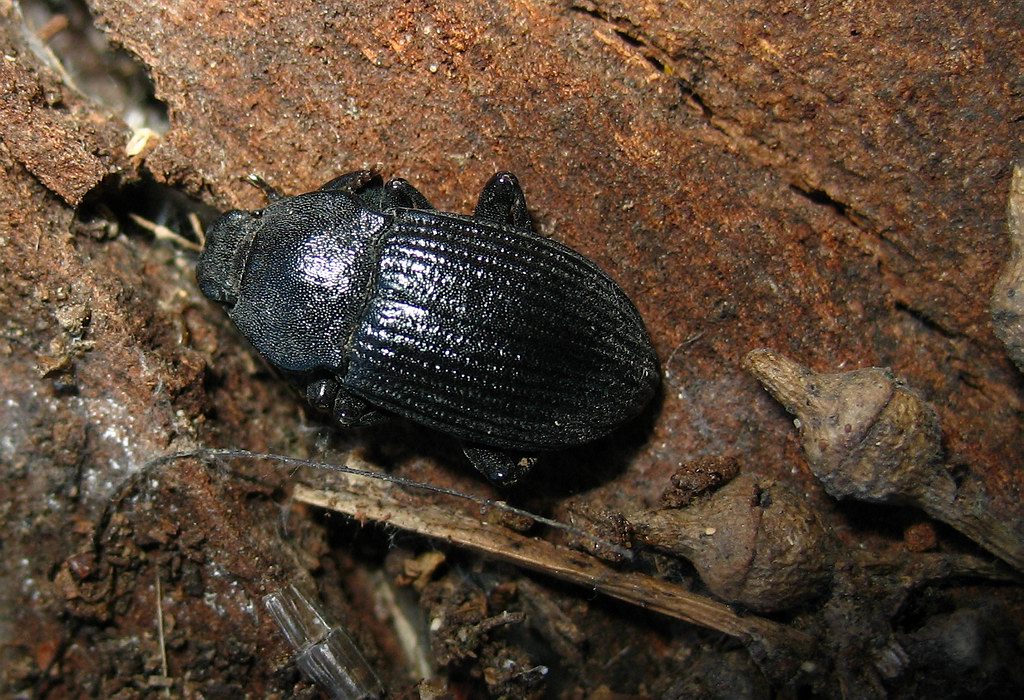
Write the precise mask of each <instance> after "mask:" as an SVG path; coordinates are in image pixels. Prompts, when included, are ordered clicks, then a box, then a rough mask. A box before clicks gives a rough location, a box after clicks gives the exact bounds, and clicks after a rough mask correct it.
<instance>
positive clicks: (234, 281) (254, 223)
mask: <svg viewBox="0 0 1024 700" xmlns="http://www.w3.org/2000/svg"><path fill="white" fill-rule="evenodd" d="M258 224H259V217H258V216H256V215H254V214H253V213H252V212H248V211H240V210H238V209H235V210H232V211H229V212H227V213H226V214H224V215H223V216H222V217H220V218H219V219H217V221H216V222H215V223H214V224H213V226H212V227H211V228H210V230H209V231H207V232H206V247H204V248H203V252H202V255H200V256H199V264H198V265H197V266H196V278H197V279H198V281H199V288H200V289H201V290H203V294H205V295H206V296H207V297H209V298H210V299H212V300H213V301H218V302H220V303H222V304H226V305H228V306H233V305H234V303H235V302H236V301H238V290H239V288H240V286H241V282H242V273H243V271H244V270H245V260H246V258H247V257H248V254H249V248H250V246H251V244H252V240H253V237H254V236H255V235H256V229H257V227H258Z"/></svg>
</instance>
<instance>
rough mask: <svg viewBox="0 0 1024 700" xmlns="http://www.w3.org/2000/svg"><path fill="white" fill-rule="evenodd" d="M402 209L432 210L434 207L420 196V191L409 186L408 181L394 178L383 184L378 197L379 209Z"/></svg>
mask: <svg viewBox="0 0 1024 700" xmlns="http://www.w3.org/2000/svg"><path fill="white" fill-rule="evenodd" d="M394 207H404V208H406V209H433V208H434V206H433V205H432V204H431V203H430V202H428V201H427V198H426V197H424V196H423V195H422V194H420V191H419V190H418V189H416V188H415V187H413V186H412V185H410V184H409V181H408V180H403V179H402V178H395V179H394V180H388V181H387V182H386V183H385V184H384V191H383V192H381V195H380V209H381V211H384V210H385V209H392V208H394Z"/></svg>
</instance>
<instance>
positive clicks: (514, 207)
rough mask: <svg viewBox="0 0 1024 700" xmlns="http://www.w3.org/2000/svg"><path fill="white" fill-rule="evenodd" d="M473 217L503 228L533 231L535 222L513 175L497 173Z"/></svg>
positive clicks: (481, 194)
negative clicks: (509, 227)
mask: <svg viewBox="0 0 1024 700" xmlns="http://www.w3.org/2000/svg"><path fill="white" fill-rule="evenodd" d="M473 216H475V217H477V218H478V219H483V220H484V221H490V222H491V223H495V224H500V225H502V226H511V227H513V228H517V229H522V230H524V231H530V232H532V231H533V220H532V219H531V218H530V212H529V210H528V209H527V208H526V195H524V194H523V188H522V187H520V186H519V180H517V179H516V176H515V175H513V174H512V173H507V172H502V173H496V174H495V175H494V177H492V178H491V179H490V180H488V181H487V184H486V185H484V189H483V191H482V192H481V193H480V199H479V200H478V201H477V204H476V210H475V211H474V212H473Z"/></svg>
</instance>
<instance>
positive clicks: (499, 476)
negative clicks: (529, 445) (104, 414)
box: [463, 446, 537, 486]
mask: <svg viewBox="0 0 1024 700" xmlns="http://www.w3.org/2000/svg"><path fill="white" fill-rule="evenodd" d="M463 452H465V453H466V457H468V458H469V461H470V462H472V463H473V466H474V467H476V468H477V469H478V470H480V471H481V472H482V473H483V475H484V476H486V477H487V478H488V479H490V480H491V481H493V482H494V483H495V484H497V485H498V486H510V485H512V484H514V483H515V482H516V481H518V480H519V479H521V478H522V477H523V476H525V475H526V472H528V471H530V468H531V467H533V465H534V464H535V463H536V462H537V458H536V457H517V456H514V455H512V454H510V453H508V452H503V451H501V450H495V449H493V448H488V447H469V446H467V447H465V448H463Z"/></svg>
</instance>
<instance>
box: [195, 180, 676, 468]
mask: <svg viewBox="0 0 1024 700" xmlns="http://www.w3.org/2000/svg"><path fill="white" fill-rule="evenodd" d="M250 179H251V180H252V181H253V182H254V184H256V185H257V186H259V187H260V188H261V189H262V190H263V191H264V193H265V194H266V196H267V199H268V204H267V206H266V207H265V208H264V209H260V210H257V211H239V210H234V211H229V212H227V213H226V214H224V215H223V216H222V217H221V218H220V219H218V220H217V222H216V223H214V225H213V227H212V228H211V229H210V231H209V233H208V234H207V238H206V247H205V249H204V250H203V253H202V255H201V256H200V258H199V265H198V267H197V272H196V274H197V277H198V279H199V286H200V288H201V289H202V291H203V293H204V294H205V295H206V296H208V297H209V298H210V299H212V300H214V301H217V302H220V303H221V304H223V305H224V306H225V307H226V309H227V313H228V315H229V316H230V317H231V319H232V320H233V321H234V323H235V325H237V326H238V328H239V330H241V331H242V333H243V334H244V335H245V336H246V338H248V339H249V341H250V342H251V343H252V344H253V346H254V347H255V348H256V349H257V350H258V351H259V352H260V353H261V354H262V355H263V356H264V357H265V358H266V359H267V361H269V362H270V364H271V365H273V366H274V367H275V368H277V369H278V370H280V371H281V372H282V373H283V374H284V375H285V376H287V377H288V378H289V379H291V380H292V381H294V382H295V383H296V384H297V385H298V386H299V387H300V389H302V390H303V391H304V393H305V395H306V398H307V400H308V401H309V403H310V404H312V405H313V406H314V407H316V408H317V409H319V410H321V411H325V412H328V413H330V414H331V415H333V417H334V418H335V420H337V422H338V423H340V424H341V425H343V426H355V425H360V424H366V423H367V422H370V421H372V420H373V419H374V418H375V417H376V416H377V415H379V414H380V413H390V414H396V415H399V416H404V417H406V418H408V419H410V420H413V421H415V422H417V423H421V424H423V425H426V426H429V427H431V428H434V429H436V430H438V431H441V432H443V433H448V434H450V435H453V436H455V437H456V438H459V439H460V440H462V441H463V444H464V446H465V452H466V456H467V457H469V459H470V460H471V461H472V462H473V464H474V465H475V466H476V468H477V469H479V470H480V471H481V472H483V473H484V474H485V475H486V476H487V477H488V478H490V479H491V480H492V481H494V482H496V483H498V484H501V485H506V484H510V483H512V482H514V481H515V480H517V479H518V478H520V477H521V476H522V475H523V474H525V473H526V471H527V470H528V469H529V468H530V467H531V466H532V465H533V463H534V461H535V459H536V458H535V457H534V456H533V455H535V454H536V453H538V452H543V451H550V450H558V449H562V448H567V447H572V446H574V445H579V444H582V443H586V442H589V441H591V440H595V439H596V438H599V437H601V436H603V435H605V434H607V433H609V432H610V431H611V430H613V429H614V428H615V427H616V426H618V425H619V424H621V423H623V422H624V421H626V420H628V419H630V418H632V417H634V416H636V415H637V414H638V413H639V412H640V410H641V409H642V408H643V407H644V405H645V404H647V402H648V401H649V400H650V399H651V397H652V396H653V395H654V392H655V389H656V388H657V384H658V360H657V357H656V355H655V353H654V349H653V347H652V346H651V340H650V337H649V336H648V334H647V330H646V328H645V327H644V323H643V320H642V319H641V318H640V314H639V313H637V310H636V308H635V307H634V306H633V304H632V303H631V302H630V301H629V299H628V298H627V297H626V295H625V293H624V292H623V291H622V289H620V288H619V286H618V285H617V284H615V282H613V281H612V280H611V279H610V278H609V277H608V276H607V275H606V274H605V273H604V272H602V271H601V270H600V269H599V268H598V267H597V266H596V265H594V264H593V263H592V262H590V261H589V260H587V259H586V258H584V257H583V256H582V255H580V254H579V253H577V252H576V251H574V250H572V249H570V248H568V247H566V246H564V245H562V244H561V243H558V242H557V241H553V240H550V239H548V238H544V237H543V236H541V235H539V234H538V233H536V232H535V231H534V229H533V223H532V221H531V219H530V215H529V212H528V211H527V209H526V199H525V197H524V195H523V191H522V189H520V187H519V183H518V182H517V180H516V178H515V176H514V175H512V174H511V173H498V174H497V175H495V176H494V177H492V178H491V180H490V181H489V182H488V183H487V185H486V186H485V187H484V189H483V192H482V193H481V194H480V199H479V202H478V203H477V205H476V211H474V212H473V215H472V216H462V215H459V214H450V213H444V212H439V211H436V210H435V209H434V208H433V207H432V206H431V205H430V203H429V202H428V201H427V200H426V198H425V197H424V196H423V195H422V194H420V192H419V191H418V190H416V189H415V188H414V187H413V186H412V185H410V184H409V183H408V182H406V181H405V180H401V179H395V180H390V181H388V182H387V183H385V182H384V181H383V179H382V178H381V176H380V175H379V174H377V173H376V172H375V171H367V170H361V171H357V172H353V173H349V174H347V175H343V176H341V177H338V178H335V179H334V180H331V181H330V182H328V183H327V184H325V185H324V186H323V187H321V188H320V189H318V190H316V191H314V192H309V193H307V194H302V195H298V196H295V197H285V196H283V195H281V194H280V193H279V192H277V191H276V190H275V189H273V188H272V187H270V186H269V185H267V184H266V183H265V182H263V180H261V179H259V178H257V177H255V176H254V177H252V178H250Z"/></svg>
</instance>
